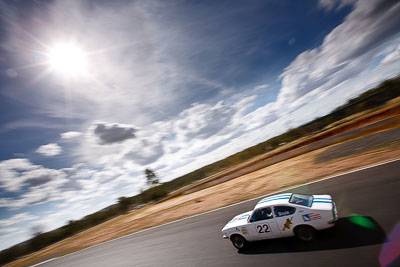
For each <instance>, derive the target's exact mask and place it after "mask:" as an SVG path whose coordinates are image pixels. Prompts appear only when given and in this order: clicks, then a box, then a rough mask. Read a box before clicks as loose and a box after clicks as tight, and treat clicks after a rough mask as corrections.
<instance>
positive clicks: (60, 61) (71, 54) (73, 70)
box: [49, 44, 86, 76]
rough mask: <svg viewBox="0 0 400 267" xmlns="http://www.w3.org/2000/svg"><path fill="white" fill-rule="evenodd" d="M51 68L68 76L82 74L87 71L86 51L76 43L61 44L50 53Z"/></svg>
mask: <svg viewBox="0 0 400 267" xmlns="http://www.w3.org/2000/svg"><path fill="white" fill-rule="evenodd" d="M49 63H50V66H51V68H52V69H53V70H54V71H56V72H58V73H60V74H62V75H66V76H80V75H82V74H85V72H86V56H85V53H84V52H83V51H82V50H81V49H80V48H79V47H78V46H76V45H74V44H60V45H57V46H55V47H53V48H52V49H51V50H50V53H49Z"/></svg>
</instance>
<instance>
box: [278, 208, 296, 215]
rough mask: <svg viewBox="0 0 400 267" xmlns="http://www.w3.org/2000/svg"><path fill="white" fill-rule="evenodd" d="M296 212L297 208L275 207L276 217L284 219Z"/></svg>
mask: <svg viewBox="0 0 400 267" xmlns="http://www.w3.org/2000/svg"><path fill="white" fill-rule="evenodd" d="M295 212H296V208H293V207H289V206H275V207H274V213H275V216H276V217H283V216H287V215H291V214H293V213H295Z"/></svg>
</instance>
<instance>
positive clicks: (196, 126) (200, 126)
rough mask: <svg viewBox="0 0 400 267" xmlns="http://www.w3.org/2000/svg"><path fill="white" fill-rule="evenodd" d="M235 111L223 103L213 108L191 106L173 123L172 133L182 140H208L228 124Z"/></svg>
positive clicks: (199, 105) (208, 106)
mask: <svg viewBox="0 0 400 267" xmlns="http://www.w3.org/2000/svg"><path fill="white" fill-rule="evenodd" d="M234 114H235V109H234V108H232V107H229V106H228V105H226V104H224V103H223V102H218V103H217V104H216V105H215V106H210V105H208V104H193V105H192V107H191V108H189V109H186V110H184V111H183V112H182V113H181V114H179V116H178V119H177V120H176V121H174V131H175V133H176V134H177V135H178V136H179V137H180V138H182V139H185V140H187V139H193V138H203V139H205V138H208V137H210V136H213V135H216V134H218V133H219V132H220V131H222V130H223V129H226V127H227V126H228V125H229V124H230V122H231V120H232V117H233V115H234Z"/></svg>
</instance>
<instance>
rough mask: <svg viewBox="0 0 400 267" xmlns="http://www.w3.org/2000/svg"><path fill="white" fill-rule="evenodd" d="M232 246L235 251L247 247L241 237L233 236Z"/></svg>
mask: <svg viewBox="0 0 400 267" xmlns="http://www.w3.org/2000/svg"><path fill="white" fill-rule="evenodd" d="M231 240H232V244H233V246H234V247H235V248H237V249H243V248H245V247H246V246H247V241H246V239H245V238H244V237H243V236H241V235H234V236H232V237H231Z"/></svg>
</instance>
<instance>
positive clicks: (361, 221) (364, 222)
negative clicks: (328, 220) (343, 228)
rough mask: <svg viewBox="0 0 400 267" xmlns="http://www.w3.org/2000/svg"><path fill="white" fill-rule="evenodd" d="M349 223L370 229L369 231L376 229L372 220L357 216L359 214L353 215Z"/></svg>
mask: <svg viewBox="0 0 400 267" xmlns="http://www.w3.org/2000/svg"><path fill="white" fill-rule="evenodd" d="M349 221H350V222H352V223H354V224H357V225H359V226H362V227H365V228H368V229H374V228H376V225H375V223H374V222H373V221H372V220H370V219H368V218H366V217H363V216H360V215H357V214H353V215H351V216H350V218H349Z"/></svg>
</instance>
